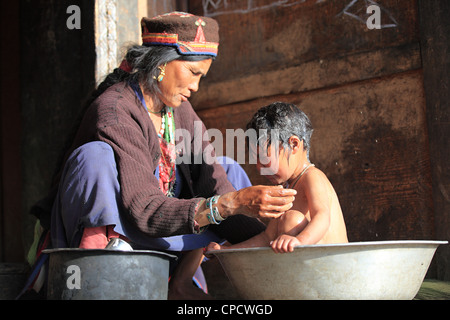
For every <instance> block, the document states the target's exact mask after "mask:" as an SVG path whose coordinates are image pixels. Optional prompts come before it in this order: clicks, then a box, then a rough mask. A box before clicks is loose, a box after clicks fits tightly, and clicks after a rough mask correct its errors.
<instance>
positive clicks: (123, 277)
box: [44, 248, 175, 300]
mask: <svg viewBox="0 0 450 320" xmlns="http://www.w3.org/2000/svg"><path fill="white" fill-rule="evenodd" d="M44 252H45V253H48V254H49V257H50V259H49V272H48V290H47V299H50V300H119V299H120V300H165V299H167V292H168V279H169V260H170V259H171V258H175V256H171V255H169V254H166V253H163V252H158V251H150V250H134V251H116V250H107V249H78V248H73V249H51V250H44Z"/></svg>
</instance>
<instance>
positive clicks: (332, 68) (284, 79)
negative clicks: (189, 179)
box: [190, 0, 420, 109]
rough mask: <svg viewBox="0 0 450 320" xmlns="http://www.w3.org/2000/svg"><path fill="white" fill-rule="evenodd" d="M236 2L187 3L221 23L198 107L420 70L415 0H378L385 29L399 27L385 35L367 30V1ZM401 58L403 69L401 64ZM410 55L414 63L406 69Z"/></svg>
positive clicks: (384, 31)
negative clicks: (217, 54) (215, 52)
mask: <svg viewBox="0 0 450 320" xmlns="http://www.w3.org/2000/svg"><path fill="white" fill-rule="evenodd" d="M238 3H239V4H238ZM238 3H235V2H233V4H231V2H229V1H228V2H219V3H217V2H215V4H216V5H215V6H213V5H212V1H200V0H192V1H190V10H191V12H194V13H198V14H207V15H210V16H213V17H214V18H215V19H217V20H218V22H219V25H220V36H221V42H220V48H219V57H218V58H217V60H216V62H215V63H214V65H213V67H212V68H211V71H210V73H209V74H208V77H207V78H206V79H204V81H203V82H202V89H201V91H200V92H199V95H198V96H197V97H196V98H195V99H196V100H193V102H194V106H195V107H196V108H197V109H201V108H209V107H215V106H217V105H223V104H228V103H231V102H232V101H231V100H230V99H233V101H234V102H237V101H243V100H248V99H253V98H258V97H261V96H270V95H273V94H282V93H286V92H298V91H304V90H308V89H310V88H317V87H321V86H322V87H323V86H328V85H333V84H342V83H344V82H346V81H354V79H358V76H359V74H358V73H357V74H353V73H354V72H355V71H357V70H359V69H358V67H360V68H362V69H361V70H360V71H359V72H360V73H361V74H360V76H361V77H360V79H358V80H362V79H367V78H368V77H377V76H381V75H383V74H389V73H393V72H399V71H405V70H409V69H415V68H417V66H418V65H419V66H420V63H419V64H418V63H417V61H418V60H417V58H418V57H419V55H418V50H417V43H418V32H417V21H416V20H417V19H416V17H417V8H416V1H409V0H395V1H394V0H386V1H380V2H379V4H380V6H381V8H382V11H381V20H382V25H383V26H388V25H389V23H390V22H391V25H392V24H393V25H394V26H393V27H383V28H382V29H381V30H369V29H368V28H367V26H366V23H365V19H366V18H367V17H368V15H367V14H366V13H365V9H366V6H367V5H368V2H364V1H357V2H354V3H353V1H349V0H338V1H320V2H318V1H293V0H292V1H287V2H286V1H262V2H261V1H250V2H248V1H239V2H238ZM352 3H353V4H352ZM350 4H352V5H350ZM393 21H395V22H393ZM413 44H416V46H414V45H413ZM409 46H412V47H409ZM392 47H397V49H392V51H391V52H389V48H392ZM402 48H403V52H402ZM406 48H409V49H413V48H416V49H415V50H413V51H411V52H406V51H407V50H405V49H406ZM377 50H381V51H380V52H379V53H378V54H381V56H378V57H372V59H374V61H373V62H374V63H371V60H370V59H369V60H368V61H367V62H366V63H367V64H368V65H367V64H366V65H364V58H365V56H364V54H365V53H367V55H368V57H369V58H370V57H371V55H372V56H373V55H374V53H369V52H376V51H377ZM383 50H387V51H383ZM405 54H406V56H404V55H405ZM390 55H392V57H389V56H390ZM398 57H401V60H402V64H403V66H396V62H397V61H398ZM407 57H411V58H412V61H409V62H407V64H406V65H404V63H405V60H406V58H407ZM380 61H381V62H380ZM353 64H356V66H354V67H352V65H353ZM381 66H383V68H384V69H385V70H384V73H382V74H380V70H378V69H377V68H379V67H381ZM401 67H404V68H403V69H401V70H398V68H401ZM372 69H374V70H372ZM327 72H330V73H331V75H330V77H328V78H329V79H327V77H326V73H327ZM345 73H348V74H345ZM349 78H350V79H349ZM330 81H331V82H333V83H332V84H330V83H329V82H330ZM209 86H211V88H208V87H209ZM218 90H220V92H218V93H217V91H218ZM230 97H232V98H230ZM234 97H236V98H234Z"/></svg>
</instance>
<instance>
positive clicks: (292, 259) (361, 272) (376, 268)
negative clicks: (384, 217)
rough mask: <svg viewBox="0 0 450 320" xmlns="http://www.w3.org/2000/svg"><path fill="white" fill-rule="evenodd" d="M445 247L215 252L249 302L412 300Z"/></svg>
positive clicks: (417, 244)
mask: <svg viewBox="0 0 450 320" xmlns="http://www.w3.org/2000/svg"><path fill="white" fill-rule="evenodd" d="M446 243H447V242H446V241H376V242H375V241H374V242H353V243H346V244H326V245H309V246H299V247H296V248H295V250H294V252H292V253H284V254H276V253H274V252H273V251H272V249H271V248H249V249H230V250H213V251H210V252H209V253H211V254H214V255H215V256H216V257H217V258H218V259H219V261H220V263H221V265H222V267H223V269H224V270H225V272H226V274H227V276H228V278H229V279H230V281H231V283H232V284H233V285H234V287H235V288H236V290H237V292H238V294H239V295H240V296H241V297H242V298H244V299H298V300H301V299H306V300H312V299H333V300H337V299H366V300H369V299H395V300H400V299H405V300H408V299H413V298H414V297H415V295H416V294H417V292H418V291H419V289H420V286H421V284H422V282H423V279H424V277H425V274H426V272H427V270H428V267H429V265H430V263H431V260H432V258H433V255H434V253H435V251H436V249H437V247H438V246H439V245H440V244H446Z"/></svg>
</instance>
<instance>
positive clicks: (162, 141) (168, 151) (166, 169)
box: [158, 106, 176, 197]
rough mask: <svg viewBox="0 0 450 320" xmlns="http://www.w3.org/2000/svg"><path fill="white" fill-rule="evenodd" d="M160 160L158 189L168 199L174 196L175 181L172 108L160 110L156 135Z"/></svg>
mask: <svg viewBox="0 0 450 320" xmlns="http://www.w3.org/2000/svg"><path fill="white" fill-rule="evenodd" d="M158 138H159V147H160V150H161V158H160V160H159V187H160V189H161V190H162V191H163V192H164V194H165V195H167V196H168V197H173V196H174V186H175V180H176V173H175V164H176V153H175V121H174V117H173V108H171V107H167V106H165V107H164V108H163V109H162V110H161V129H160V130H159V133H158Z"/></svg>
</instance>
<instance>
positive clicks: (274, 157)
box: [256, 144, 294, 184]
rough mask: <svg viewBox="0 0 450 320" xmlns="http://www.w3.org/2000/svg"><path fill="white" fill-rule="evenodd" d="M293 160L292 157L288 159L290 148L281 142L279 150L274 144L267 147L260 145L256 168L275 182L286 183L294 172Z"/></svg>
mask: <svg viewBox="0 0 450 320" xmlns="http://www.w3.org/2000/svg"><path fill="white" fill-rule="evenodd" d="M264 149H266V150H267V151H265V150H264ZM293 162H294V161H293V159H292V157H290V158H289V161H288V150H285V149H284V148H283V147H282V146H281V144H280V146H279V149H278V150H276V148H274V147H272V146H268V147H267V148H261V147H259V146H258V153H257V155H256V168H257V169H258V172H259V173H260V174H261V175H263V176H265V177H266V178H267V179H268V180H269V181H270V182H271V183H273V184H284V183H285V182H286V181H288V179H289V178H290V177H291V175H292V173H293V169H292V167H293Z"/></svg>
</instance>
